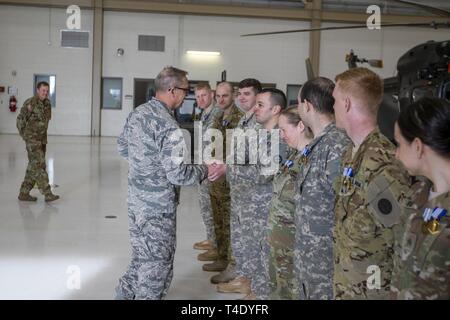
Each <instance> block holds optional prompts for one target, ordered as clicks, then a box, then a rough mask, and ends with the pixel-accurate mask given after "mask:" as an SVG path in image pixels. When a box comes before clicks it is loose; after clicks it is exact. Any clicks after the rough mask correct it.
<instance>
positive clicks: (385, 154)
mask: <svg viewBox="0 0 450 320" xmlns="http://www.w3.org/2000/svg"><path fill="white" fill-rule="evenodd" d="M333 96H334V98H335V101H336V102H335V105H334V110H335V114H336V124H337V126H338V127H339V128H343V129H344V130H345V131H346V132H347V134H348V136H349V137H350V139H351V140H352V142H353V143H352V145H349V146H348V148H347V150H346V151H345V153H344V155H343V157H342V164H341V177H340V178H339V179H338V181H337V184H336V186H335V187H336V192H337V194H338V195H337V199H336V205H335V214H336V220H335V228H334V279H333V283H334V296H335V298H336V299H387V298H389V296H390V293H389V291H390V283H391V276H392V268H393V250H394V232H393V227H394V226H395V224H396V223H398V221H399V218H400V215H401V211H402V210H403V209H402V207H403V199H405V200H406V194H407V193H408V192H409V187H410V183H409V176H408V174H407V172H406V170H405V169H404V167H403V166H402V164H401V163H400V162H399V161H397V160H396V159H395V146H394V145H393V144H392V143H391V142H390V141H389V140H388V139H387V138H386V137H385V136H384V135H383V134H381V132H380V130H379V129H378V126H377V113H378V108H379V105H380V103H381V101H382V98H383V80H381V79H380V77H379V76H378V75H377V74H375V73H374V72H372V71H371V70H369V69H366V68H355V69H351V70H348V71H346V72H344V73H342V74H339V75H337V76H336V88H335V89H334V93H333Z"/></svg>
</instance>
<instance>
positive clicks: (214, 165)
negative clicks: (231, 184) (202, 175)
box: [205, 160, 227, 181]
mask: <svg viewBox="0 0 450 320" xmlns="http://www.w3.org/2000/svg"><path fill="white" fill-rule="evenodd" d="M205 163H206V165H207V167H208V180H209V181H216V180H218V179H220V178H221V177H222V176H224V175H225V173H226V172H227V165H226V164H225V163H223V162H222V161H219V160H211V161H208V162H205Z"/></svg>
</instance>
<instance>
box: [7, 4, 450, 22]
mask: <svg viewBox="0 0 450 320" xmlns="http://www.w3.org/2000/svg"><path fill="white" fill-rule="evenodd" d="M93 3H94V0H0V5H1V4H8V5H23V6H36V7H56V8H65V7H67V6H69V5H71V4H76V5H78V6H80V7H81V8H91V9H92V8H93V7H94V4H93ZM103 10H104V11H125V12H153V13H155V12H156V13H167V14H189V15H208V16H228V17H247V18H269V19H283V20H300V21H312V20H313V19H314V10H313V9H277V8H268V7H267V8H263V7H249V6H224V5H213V4H211V5H205V4H192V3H164V2H153V1H132V0H130V1H127V0H104V1H103ZM321 18H322V22H337V23H365V22H366V20H367V18H368V14H366V13H365V12H361V13H357V12H338V11H326V10H321ZM429 21H436V22H445V21H448V18H445V17H436V16H423V15H398V14H383V15H382V22H383V23H406V22H429Z"/></svg>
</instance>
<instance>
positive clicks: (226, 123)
mask: <svg viewBox="0 0 450 320" xmlns="http://www.w3.org/2000/svg"><path fill="white" fill-rule="evenodd" d="M229 124H230V121H228V120H223V121H222V126H224V127H226V126H227V125H229Z"/></svg>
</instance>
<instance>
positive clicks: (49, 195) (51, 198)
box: [45, 193, 59, 202]
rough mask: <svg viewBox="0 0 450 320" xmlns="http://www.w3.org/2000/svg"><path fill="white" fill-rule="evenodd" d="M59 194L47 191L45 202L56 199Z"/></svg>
mask: <svg viewBox="0 0 450 320" xmlns="http://www.w3.org/2000/svg"><path fill="white" fill-rule="evenodd" d="M58 199H59V196H58V195H56V194H53V193H47V194H46V195H45V202H51V201H55V200H58Z"/></svg>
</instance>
